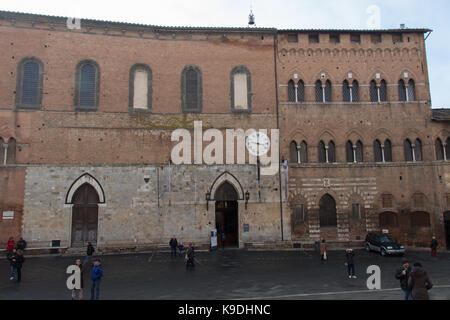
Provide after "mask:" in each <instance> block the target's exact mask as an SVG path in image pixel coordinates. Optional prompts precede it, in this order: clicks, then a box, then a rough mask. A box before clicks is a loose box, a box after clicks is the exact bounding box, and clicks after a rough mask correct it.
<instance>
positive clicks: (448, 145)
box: [444, 137, 450, 160]
mask: <svg viewBox="0 0 450 320" xmlns="http://www.w3.org/2000/svg"><path fill="white" fill-rule="evenodd" d="M444 149H445V159H446V160H447V159H450V137H449V138H447V140H446V141H445V146H444Z"/></svg>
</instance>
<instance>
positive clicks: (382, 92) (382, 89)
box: [379, 80, 387, 102]
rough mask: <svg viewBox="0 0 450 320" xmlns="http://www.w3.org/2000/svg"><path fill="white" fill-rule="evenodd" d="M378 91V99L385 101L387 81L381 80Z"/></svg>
mask: <svg viewBox="0 0 450 320" xmlns="http://www.w3.org/2000/svg"><path fill="white" fill-rule="evenodd" d="M379 91H380V94H379V95H380V101H381V102H385V101H387V83H386V81H385V80H381V82H380V88H379Z"/></svg>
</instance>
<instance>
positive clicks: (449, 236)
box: [444, 211, 450, 250]
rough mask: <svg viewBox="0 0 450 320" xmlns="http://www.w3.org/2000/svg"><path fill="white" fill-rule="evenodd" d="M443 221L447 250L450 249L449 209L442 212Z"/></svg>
mask: <svg viewBox="0 0 450 320" xmlns="http://www.w3.org/2000/svg"><path fill="white" fill-rule="evenodd" d="M444 222H445V241H446V242H447V250H450V211H448V212H446V213H444Z"/></svg>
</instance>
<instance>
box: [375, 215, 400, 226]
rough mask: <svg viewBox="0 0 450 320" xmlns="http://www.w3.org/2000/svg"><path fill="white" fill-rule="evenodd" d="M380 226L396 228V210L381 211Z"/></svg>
mask: <svg viewBox="0 0 450 320" xmlns="http://www.w3.org/2000/svg"><path fill="white" fill-rule="evenodd" d="M379 218H380V227H381V228H396V227H398V219H397V214H396V213H394V212H383V213H380V217H379Z"/></svg>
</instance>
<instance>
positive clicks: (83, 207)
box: [72, 183, 100, 248]
mask: <svg viewBox="0 0 450 320" xmlns="http://www.w3.org/2000/svg"><path fill="white" fill-rule="evenodd" d="M99 202H100V201H99V196H98V193H97V191H96V190H95V188H94V187H93V186H91V185H90V184H89V183H85V184H83V185H81V186H80V187H79V188H78V189H77V191H76V192H75V193H74V195H73V198H72V203H73V207H72V247H75V248H79V247H83V246H85V243H86V242H92V244H93V245H96V244H97V235H98V204H99Z"/></svg>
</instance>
